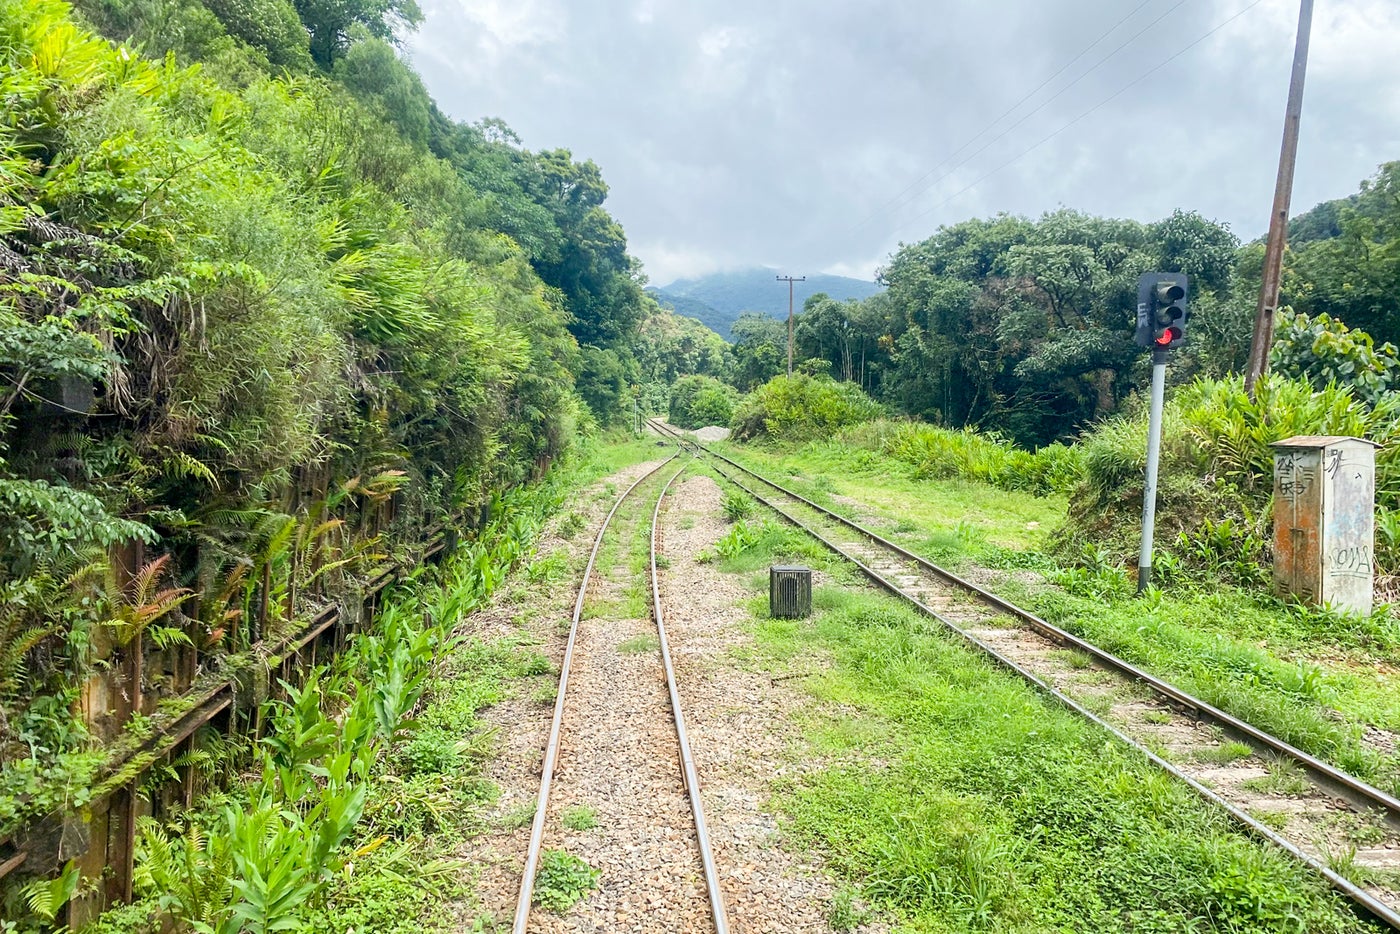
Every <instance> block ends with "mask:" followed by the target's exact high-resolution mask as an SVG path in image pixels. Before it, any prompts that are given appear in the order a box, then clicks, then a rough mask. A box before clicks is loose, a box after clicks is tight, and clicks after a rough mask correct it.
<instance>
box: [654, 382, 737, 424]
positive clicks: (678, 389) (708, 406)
mask: <svg viewBox="0 0 1400 934" xmlns="http://www.w3.org/2000/svg"><path fill="white" fill-rule="evenodd" d="M736 395H737V393H735V391H734V389H733V388H731V387H729V386H726V385H725V384H724V383H721V382H720V381H719V380H717V379H715V378H714V377H713V376H685V377H682V378H681V379H678V380H676V384H675V385H674V386H672V387H671V408H670V414H669V418H670V420H671V424H673V425H676V426H677V427H679V428H704V427H705V426H706V425H728V424H729V420H730V419H731V418H733V416H734V399H735V397H736Z"/></svg>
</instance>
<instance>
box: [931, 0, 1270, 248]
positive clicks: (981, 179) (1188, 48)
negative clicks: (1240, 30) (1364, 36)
mask: <svg viewBox="0 0 1400 934" xmlns="http://www.w3.org/2000/svg"><path fill="white" fill-rule="evenodd" d="M1263 2H1264V0H1254V2H1252V3H1250V4H1249V5H1248V6H1246V7H1244V8H1243V9H1241V10H1240V11H1239V12H1237V13H1235V14H1234V15H1232V16H1230V17H1229V18H1228V19H1226V20H1223V21H1222V22H1220V23H1219V24H1217V25H1216V26H1214V27H1213V28H1211V29H1210V30H1209V31H1207V32H1206V33H1204V34H1202V35H1201V36H1199V37H1197V38H1196V39H1194V40H1193V41H1192V42H1190V43H1189V44H1188V45H1186V46H1184V47H1183V48H1182V49H1180V50H1179V51H1177V52H1176V53H1174V54H1172V55H1170V56H1168V57H1167V58H1165V59H1163V60H1162V61H1160V62H1158V63H1157V64H1156V65H1153V66H1152V67H1151V68H1149V69H1148V70H1147V71H1145V72H1143V73H1142V74H1140V75H1138V76H1137V77H1136V78H1134V79H1133V80H1132V81H1129V82H1128V83H1127V84H1125V85H1123V86H1122V87H1121V88H1119V89H1118V90H1117V91H1114V92H1113V93H1112V94H1110V95H1109V96H1108V97H1105V98H1104V99H1103V100H1101V101H1099V102H1098V103H1097V104H1095V105H1094V106H1092V107H1090V108H1089V109H1088V110H1086V111H1084V112H1083V113H1081V114H1080V115H1079V116H1077V117H1075V118H1074V119H1073V120H1070V121H1069V122H1068V123H1066V124H1064V125H1063V126H1061V127H1060V128H1059V129H1057V130H1055V131H1054V132H1052V133H1050V134H1048V135H1046V136H1045V137H1043V138H1042V139H1041V140H1040V141H1039V142H1037V143H1035V144H1033V145H1031V146H1030V147H1028V148H1026V149H1024V150H1022V151H1021V152H1019V153H1017V154H1016V155H1015V156H1012V157H1011V158H1010V159H1008V160H1007V161H1005V162H1003V163H1002V164H1001V165H999V166H997V167H996V168H994V169H992V170H990V171H988V172H986V173H984V174H982V175H980V176H978V177H977V178H976V179H974V180H973V181H972V182H970V183H969V184H967V185H965V186H964V187H962V188H960V189H958V190H957V191H955V192H953V193H952V194H951V195H949V196H948V197H946V198H944V199H943V200H942V201H940V202H938V203H937V204H935V205H933V206H932V207H930V208H927V209H926V210H924V211H921V212H919V213H918V214H916V215H914V216H913V217H912V218H910V219H909V220H908V221H907V222H906V224H905V225H903V226H907V225H909V224H913V223H914V222H915V221H917V220H920V219H922V218H925V217H927V216H928V215H930V214H932V213H933V212H934V211H937V210H938V209H939V208H941V207H943V206H944V205H946V204H948V203H949V202H951V201H953V200H954V199H955V198H958V197H959V196H961V195H964V194H966V193H967V192H969V191H971V190H972V189H973V188H976V187H977V186H978V185H979V184H981V183H982V182H984V181H986V180H987V179H988V178H991V177H992V176H993V175H995V174H996V173H998V172H1000V171H1001V170H1002V169H1005V168H1007V167H1008V166H1011V165H1013V164H1015V163H1016V162H1019V161H1020V160H1021V159H1023V158H1025V157H1026V156H1028V155H1029V154H1031V153H1032V152H1034V151H1035V150H1037V149H1039V148H1040V147H1041V146H1044V145H1045V144H1046V143H1048V142H1050V140H1052V139H1054V138H1055V137H1057V136H1059V135H1060V134H1061V133H1063V132H1064V131H1065V130H1068V129H1069V128H1070V127H1072V126H1074V125H1075V124H1077V123H1078V122H1079V121H1081V120H1083V119H1084V118H1085V117H1087V116H1089V115H1090V114H1092V113H1094V112H1095V111H1096V110H1098V109H1099V108H1101V107H1104V106H1105V105H1107V104H1109V103H1111V102H1112V101H1114V100H1116V99H1117V98H1119V97H1122V96H1123V95H1124V94H1125V93H1127V92H1128V91H1129V90H1130V89H1132V88H1134V87H1136V86H1137V85H1139V84H1141V83H1142V82H1143V81H1146V80H1147V79H1148V78H1150V77H1151V76H1152V75H1154V74H1156V73H1157V72H1158V71H1161V70H1162V69H1163V68H1165V67H1166V66H1167V65H1170V64H1171V63H1172V62H1174V61H1176V60H1177V59H1178V58H1180V57H1181V56H1183V55H1185V54H1186V53H1187V52H1189V51H1191V50H1192V49H1194V48H1195V47H1196V46H1198V45H1200V44H1201V43H1202V42H1204V41H1206V40H1207V39H1209V38H1210V37H1211V36H1213V35H1215V34H1216V33H1217V32H1219V31H1220V30H1222V29H1224V28H1225V27H1226V26H1228V25H1230V24H1231V23H1233V22H1234V21H1235V20H1237V19H1239V18H1240V17H1241V16H1243V15H1245V14H1246V13H1248V12H1249V11H1250V10H1252V9H1254V8H1255V7H1257V6H1259V4H1261V3H1263ZM944 177H947V176H944Z"/></svg>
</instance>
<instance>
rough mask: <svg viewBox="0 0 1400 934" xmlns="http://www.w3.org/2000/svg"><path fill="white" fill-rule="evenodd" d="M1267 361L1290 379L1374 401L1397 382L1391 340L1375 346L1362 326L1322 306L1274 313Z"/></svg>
mask: <svg viewBox="0 0 1400 934" xmlns="http://www.w3.org/2000/svg"><path fill="white" fill-rule="evenodd" d="M1269 364H1270V366H1271V367H1272V368H1273V369H1274V370H1275V371H1276V372H1277V373H1279V375H1281V376H1283V377H1286V378H1289V379H1305V380H1307V381H1308V382H1309V383H1311V384H1312V385H1313V386H1314V387H1315V388H1316V389H1319V390H1322V389H1326V388H1327V387H1328V386H1329V385H1336V386H1340V387H1344V388H1347V389H1349V390H1351V393H1352V395H1353V396H1355V397H1356V398H1358V399H1360V400H1362V401H1363V402H1366V403H1367V404H1369V405H1375V404H1377V403H1378V402H1379V401H1380V400H1381V397H1382V396H1384V395H1385V394H1386V393H1388V392H1391V391H1393V390H1395V389H1396V388H1397V387H1400V355H1398V354H1397V352H1396V350H1395V345H1394V344H1390V343H1386V344H1382V345H1381V346H1379V347H1377V346H1375V342H1374V341H1372V339H1371V335H1369V334H1367V333H1366V332H1365V331H1358V330H1352V329H1349V328H1348V327H1347V326H1346V325H1345V324H1342V322H1340V321H1334V320H1333V319H1332V318H1330V317H1328V315H1327V314H1326V313H1325V312H1324V313H1323V314H1320V315H1318V316H1317V317H1316V318H1309V317H1308V316H1307V315H1301V314H1289V313H1288V312H1287V310H1285V311H1284V312H1282V313H1281V314H1280V315H1279V321H1278V325H1277V329H1276V330H1275V332H1274V346H1273V350H1272V352H1271V354H1270V357H1269Z"/></svg>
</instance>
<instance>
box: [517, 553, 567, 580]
mask: <svg viewBox="0 0 1400 934" xmlns="http://www.w3.org/2000/svg"><path fill="white" fill-rule="evenodd" d="M568 576H569V556H568V554H567V553H566V552H565V551H564V549H562V548H561V549H559V550H557V551H553V552H550V553H549V555H547V556H546V557H543V558H539V559H537V560H535V561H532V562H530V565H529V567H527V568H526V569H525V579H526V580H528V581H529V582H530V583H531V584H541V583H544V584H553V583H557V582H558V581H561V580H564V579H566V578H567V577H568Z"/></svg>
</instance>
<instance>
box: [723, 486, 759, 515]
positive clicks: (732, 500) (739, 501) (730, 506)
mask: <svg viewBox="0 0 1400 934" xmlns="http://www.w3.org/2000/svg"><path fill="white" fill-rule="evenodd" d="M722 507H723V509H724V518H725V519H726V520H727V521H729V522H739V521H742V520H744V519H747V518H748V517H749V516H751V515H753V510H754V501H753V498H752V497H750V496H749V495H748V494H747V493H745V492H744V491H743V490H738V489H728V490H725V491H724V500H723V503H722Z"/></svg>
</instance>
